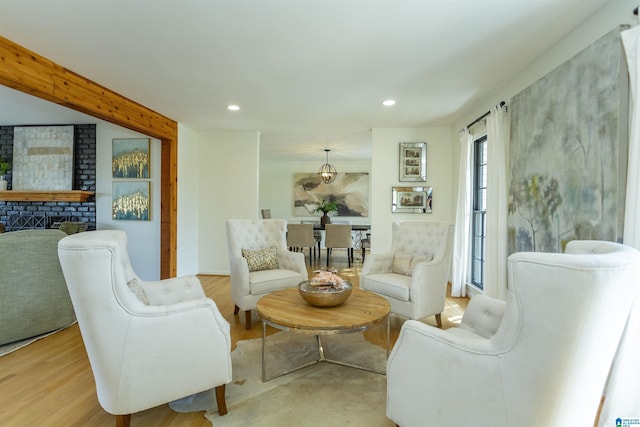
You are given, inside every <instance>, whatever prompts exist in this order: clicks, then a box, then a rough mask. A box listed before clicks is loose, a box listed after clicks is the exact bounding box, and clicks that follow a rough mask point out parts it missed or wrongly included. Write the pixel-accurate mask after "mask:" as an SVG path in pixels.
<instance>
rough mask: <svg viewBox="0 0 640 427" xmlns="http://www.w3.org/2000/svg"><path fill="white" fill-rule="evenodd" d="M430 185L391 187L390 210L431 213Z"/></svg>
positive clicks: (431, 192)
mask: <svg viewBox="0 0 640 427" xmlns="http://www.w3.org/2000/svg"><path fill="white" fill-rule="evenodd" d="M432 197H433V189H432V188H431V187H393V189H392V192H391V212H394V213H400V212H403V213H431V209H432V206H433V200H432Z"/></svg>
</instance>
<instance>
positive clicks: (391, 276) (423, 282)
mask: <svg viewBox="0 0 640 427" xmlns="http://www.w3.org/2000/svg"><path fill="white" fill-rule="evenodd" d="M452 228H453V226H452V225H450V224H445V223H441V222H429V221H401V222H394V223H393V225H392V234H393V237H392V243H391V250H390V251H389V252H387V253H382V254H378V253H372V254H370V255H369V256H368V257H367V259H366V261H365V263H364V266H363V267H362V271H361V273H360V287H362V288H363V289H366V290H369V291H372V292H375V293H377V294H379V295H382V296H383V297H385V298H386V299H387V300H388V301H389V304H391V312H392V313H395V314H398V315H400V316H403V317H407V318H409V319H414V320H417V319H422V318H424V317H427V316H433V315H435V316H436V322H437V324H438V326H439V327H442V319H441V313H442V311H443V310H444V305H445V300H446V293H447V281H448V271H449V264H450V260H451V244H450V240H451V236H452V234H451V230H452Z"/></svg>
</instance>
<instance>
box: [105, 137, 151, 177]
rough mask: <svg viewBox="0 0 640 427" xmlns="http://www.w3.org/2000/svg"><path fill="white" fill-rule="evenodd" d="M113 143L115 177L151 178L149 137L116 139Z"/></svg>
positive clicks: (112, 163) (112, 164) (112, 167)
mask: <svg viewBox="0 0 640 427" xmlns="http://www.w3.org/2000/svg"><path fill="white" fill-rule="evenodd" d="M112 143H113V147H112V150H113V151H112V158H111V169H112V173H113V178H127V179H139V178H149V168H150V166H151V164H150V160H149V144H150V141H149V138H126V139H114V140H113V142H112Z"/></svg>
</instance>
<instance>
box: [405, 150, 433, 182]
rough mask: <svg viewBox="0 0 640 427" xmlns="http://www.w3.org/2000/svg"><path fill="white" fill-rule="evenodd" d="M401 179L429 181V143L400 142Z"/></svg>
mask: <svg viewBox="0 0 640 427" xmlns="http://www.w3.org/2000/svg"><path fill="white" fill-rule="evenodd" d="M400 181H414V182H426V181H427V143H426V142H401V143H400Z"/></svg>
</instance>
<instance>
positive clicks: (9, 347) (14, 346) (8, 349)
mask: <svg viewBox="0 0 640 427" xmlns="http://www.w3.org/2000/svg"><path fill="white" fill-rule="evenodd" d="M75 323H76V321H74V322H73V323H71V324H70V325H69V326H71V325H73V324H75ZM69 326H65V327H63V328H60V329H56V330H55V331H51V332H47V333H44V334H42V335H37V336H35V337H31V338H27V339H24V340H20V341H14V342H11V343H8V344H3V345H0V357H2V356H5V355H7V354H9V353H13V352H14V351H16V350H20V349H21V348H23V347H26V346H28V345H29V344H32V343H34V342H36V341H38V340H41V339H42V338H46V337H48V336H49V335H53V334H55V333H57V332H60V331H62V330H64V329H67V328H68V327H69Z"/></svg>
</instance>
